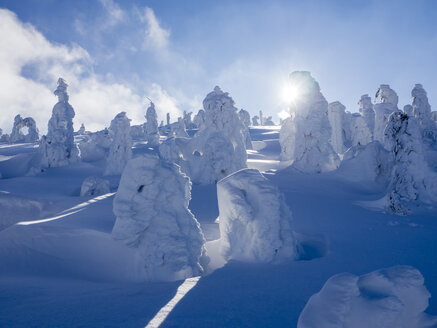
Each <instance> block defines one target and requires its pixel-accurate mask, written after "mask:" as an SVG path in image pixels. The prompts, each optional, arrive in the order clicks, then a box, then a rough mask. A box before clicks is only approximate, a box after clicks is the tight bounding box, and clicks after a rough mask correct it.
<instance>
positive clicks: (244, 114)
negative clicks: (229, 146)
mask: <svg viewBox="0 0 437 328" xmlns="http://www.w3.org/2000/svg"><path fill="white" fill-rule="evenodd" d="M238 117H239V118H240V121H241V123H243V135H244V140H245V142H246V149H252V140H251V139H250V133H249V126H250V114H249V112H248V111H245V110H244V109H240V111H239V112H238Z"/></svg>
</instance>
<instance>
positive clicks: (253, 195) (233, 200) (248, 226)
mask: <svg viewBox="0 0 437 328" xmlns="http://www.w3.org/2000/svg"><path fill="white" fill-rule="evenodd" d="M217 198H218V204H219V212H220V215H219V226H220V235H221V237H220V249H221V253H222V255H223V257H224V258H225V259H227V260H230V259H233V260H238V261H243V262H279V261H282V260H285V259H292V258H294V257H295V256H296V251H295V248H296V242H295V239H294V236H293V231H292V230H291V227H290V223H291V219H292V216H291V211H290V210H289V208H288V206H287V205H286V204H285V202H284V200H283V198H282V195H281V194H280V192H279V190H278V188H277V187H276V186H275V185H273V184H272V183H271V182H270V181H269V180H267V179H266V178H265V177H264V176H263V175H262V174H261V173H260V172H259V171H258V170H256V169H242V170H240V171H237V172H235V173H233V174H231V175H229V176H227V177H226V178H224V179H222V180H220V181H219V182H218V183H217Z"/></svg>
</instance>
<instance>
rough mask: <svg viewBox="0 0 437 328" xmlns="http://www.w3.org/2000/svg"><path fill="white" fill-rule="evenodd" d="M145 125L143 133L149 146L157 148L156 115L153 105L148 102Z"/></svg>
mask: <svg viewBox="0 0 437 328" xmlns="http://www.w3.org/2000/svg"><path fill="white" fill-rule="evenodd" d="M145 117H146V123H145V124H144V132H145V134H146V139H147V143H148V145H149V146H152V147H155V146H159V131H158V115H157V114H156V110H155V104H154V103H153V102H150V106H149V107H148V108H147V111H146V116H145Z"/></svg>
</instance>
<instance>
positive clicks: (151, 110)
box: [146, 101, 158, 121]
mask: <svg viewBox="0 0 437 328" xmlns="http://www.w3.org/2000/svg"><path fill="white" fill-rule="evenodd" d="M157 119H158V115H156V110H155V104H154V103H153V102H152V101H151V102H150V105H149V107H148V108H147V111H146V120H147V121H149V120H153V121H156V120H157Z"/></svg>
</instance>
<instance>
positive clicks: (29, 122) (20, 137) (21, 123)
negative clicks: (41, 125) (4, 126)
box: [9, 114, 39, 143]
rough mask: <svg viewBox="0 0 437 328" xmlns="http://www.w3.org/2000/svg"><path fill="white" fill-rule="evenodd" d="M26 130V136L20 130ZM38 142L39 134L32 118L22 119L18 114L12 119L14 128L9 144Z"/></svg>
mask: <svg viewBox="0 0 437 328" xmlns="http://www.w3.org/2000/svg"><path fill="white" fill-rule="evenodd" d="M23 128H27V134H24V133H23V131H22V129H23ZM38 140H39V132H38V129H37V127H36V123H35V120H34V119H33V118H32V117H26V118H24V119H23V118H22V117H21V115H20V114H18V115H17V116H15V118H14V126H13V127H12V133H11V136H10V139H9V142H10V143H19V142H37V141H38Z"/></svg>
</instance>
